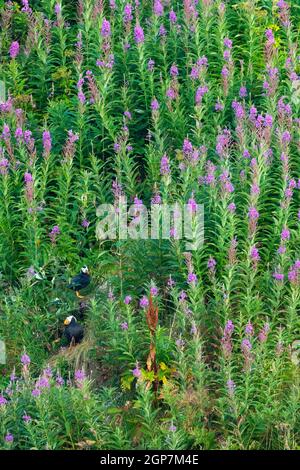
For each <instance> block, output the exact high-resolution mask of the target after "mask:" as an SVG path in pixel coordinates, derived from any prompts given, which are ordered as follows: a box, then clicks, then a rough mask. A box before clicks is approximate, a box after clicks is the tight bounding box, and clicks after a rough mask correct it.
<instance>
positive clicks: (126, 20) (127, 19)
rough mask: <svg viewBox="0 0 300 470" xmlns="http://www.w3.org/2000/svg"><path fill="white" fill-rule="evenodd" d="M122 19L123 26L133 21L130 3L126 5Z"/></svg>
mask: <svg viewBox="0 0 300 470" xmlns="http://www.w3.org/2000/svg"><path fill="white" fill-rule="evenodd" d="M123 17H124V23H125V24H128V23H131V21H132V20H133V15H132V6H131V4H130V3H127V4H126V5H125V7H124V11H123Z"/></svg>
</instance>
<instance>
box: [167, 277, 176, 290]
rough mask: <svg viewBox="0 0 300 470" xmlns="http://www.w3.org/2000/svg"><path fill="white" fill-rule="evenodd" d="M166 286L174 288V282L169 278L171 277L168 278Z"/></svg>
mask: <svg viewBox="0 0 300 470" xmlns="http://www.w3.org/2000/svg"><path fill="white" fill-rule="evenodd" d="M167 286H168V287H170V288H172V287H174V286H175V281H174V279H172V276H171V275H170V277H169V279H168V281H167Z"/></svg>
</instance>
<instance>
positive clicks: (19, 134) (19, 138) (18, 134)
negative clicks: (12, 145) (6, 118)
mask: <svg viewBox="0 0 300 470" xmlns="http://www.w3.org/2000/svg"><path fill="white" fill-rule="evenodd" d="M15 138H16V140H17V141H18V142H19V143H20V142H21V141H22V139H23V129H22V128H21V127H17V129H16V132H15Z"/></svg>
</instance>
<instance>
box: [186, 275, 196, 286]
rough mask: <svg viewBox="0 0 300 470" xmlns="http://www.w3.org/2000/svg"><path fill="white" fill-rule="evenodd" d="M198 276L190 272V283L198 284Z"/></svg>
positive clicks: (188, 278) (188, 279)
mask: <svg viewBox="0 0 300 470" xmlns="http://www.w3.org/2000/svg"><path fill="white" fill-rule="evenodd" d="M197 281H198V278H197V276H196V274H195V273H189V274H188V277H187V282H188V284H192V285H195V284H197Z"/></svg>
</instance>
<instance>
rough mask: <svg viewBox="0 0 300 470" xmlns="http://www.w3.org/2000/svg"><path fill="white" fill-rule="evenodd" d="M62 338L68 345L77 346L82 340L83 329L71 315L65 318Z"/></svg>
mask: <svg viewBox="0 0 300 470" xmlns="http://www.w3.org/2000/svg"><path fill="white" fill-rule="evenodd" d="M64 325H65V329H64V336H65V338H66V339H67V341H68V343H69V344H70V345H74V344H78V343H80V342H81V341H82V339H83V335H84V332H83V327H82V326H81V325H79V324H78V323H77V320H76V318H75V317H74V316H73V315H70V316H69V317H67V318H66V319H65V321H64Z"/></svg>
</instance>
